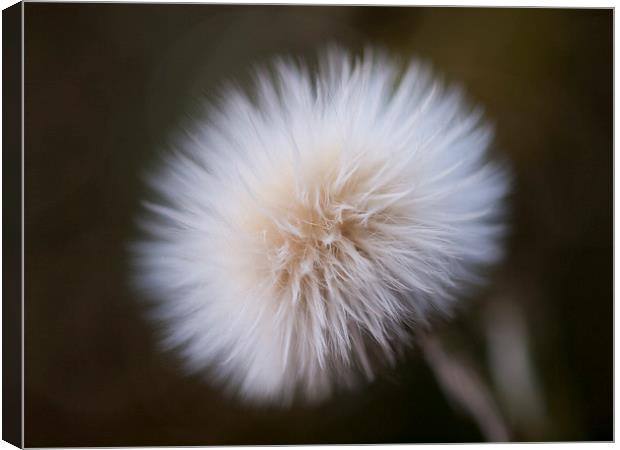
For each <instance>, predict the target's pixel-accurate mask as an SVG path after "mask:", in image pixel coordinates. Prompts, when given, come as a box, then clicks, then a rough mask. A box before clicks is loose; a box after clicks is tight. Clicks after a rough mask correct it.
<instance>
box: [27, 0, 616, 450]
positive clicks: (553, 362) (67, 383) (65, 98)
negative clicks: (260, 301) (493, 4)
mask: <svg viewBox="0 0 620 450" xmlns="http://www.w3.org/2000/svg"><path fill="white" fill-rule="evenodd" d="M612 35H613V11H612V10H586V9H581V10H559V9H556V10H548V9H499V8H498V9H473V8H472V9H463V8H405V7H397V8H386V7H306V6H304V7H301V6H208V5H148V4H134V5H130V4H60V3H57V4H44V3H26V5H25V46H26V47H25V89H26V93H25V121H26V122H25V136H26V139H25V173H26V179H25V205H26V206H25V239H26V240H25V313H26V317H25V350H26V353H25V383H26V384H25V401H26V403H25V444H26V445H27V446H35V447H37V446H75V445H77V446H113V445H125V446H127V445H213V444H294V443H307V444H310V443H391V442H468V441H479V440H483V439H484V436H482V435H481V433H480V431H479V430H478V427H477V426H476V424H475V422H474V421H472V419H471V418H470V417H469V416H468V415H467V414H464V411H463V409H462V408H459V406H458V405H457V404H455V403H454V402H453V401H450V400H448V399H447V397H446V396H445V395H444V392H443V391H442V389H441V387H440V385H439V384H438V383H437V379H436V377H435V376H434V373H433V371H431V369H429V366H428V365H427V364H426V362H425V361H424V358H423V357H422V356H421V355H418V357H416V356H415V355H414V357H412V358H411V359H410V360H409V361H408V362H405V363H403V364H402V365H401V366H399V367H398V368H397V369H396V370H394V371H393V372H392V373H390V374H389V375H388V376H386V377H384V378H382V379H381V380H378V381H377V382H375V383H373V384H371V385H370V386H368V387H366V388H363V389H361V390H359V391H357V392H354V393H351V394H346V395H345V394H342V395H339V396H338V397H336V398H334V399H333V400H330V401H328V402H326V403H324V404H322V405H320V406H316V407H294V408H292V409H290V410H277V409H262V410H258V409H252V408H248V407H245V406H243V405H241V404H238V403H237V402H235V401H234V400H233V399H229V398H226V397H224V396H223V395H221V394H220V393H219V392H218V391H217V390H216V389H214V388H212V387H210V386H209V385H208V384H206V383H204V382H203V381H202V380H200V379H199V378H197V377H187V376H185V375H183V373H182V372H181V371H180V370H179V366H178V361H177V360H176V359H175V356H174V355H171V354H165V353H161V352H159V351H158V350H157V348H156V345H155V344H156V334H155V330H153V329H152V328H151V327H150V326H148V324H147V323H145V321H144V320H143V317H142V315H141V312H142V311H141V307H140V302H139V299H138V298H137V294H136V293H134V292H133V291H132V290H131V289H130V286H129V282H128V280H129V263H128V255H127V243H128V242H130V241H131V240H132V239H133V238H135V237H136V235H137V231H136V228H135V225H134V218H135V215H136V212H137V210H138V206H139V202H140V198H141V196H142V195H143V193H144V191H143V188H142V184H141V180H140V175H141V174H142V173H143V171H144V170H145V169H146V168H147V167H150V165H151V164H152V163H153V162H154V161H155V160H156V157H157V155H159V154H160V153H161V151H162V150H165V149H166V148H167V145H168V143H169V142H170V138H171V136H173V134H174V132H175V130H177V129H178V127H179V126H181V125H182V124H183V123H184V121H185V118H186V117H187V116H188V115H189V114H191V112H192V110H193V108H195V107H196V105H197V103H198V102H199V100H200V98H202V97H203V96H210V95H213V93H214V92H215V91H216V90H217V88H218V86H219V85H220V83H221V82H222V81H223V80H225V79H228V78H236V77H242V76H243V74H244V73H245V72H246V70H247V69H249V68H250V67H251V66H252V65H253V64H254V63H256V62H265V61H267V60H268V59H269V58H270V57H271V56H274V55H277V54H282V53H285V54H296V55H302V56H304V55H314V54H315V53H316V51H317V50H319V49H321V48H322V47H323V46H324V45H326V44H328V43H339V44H341V45H343V46H345V47H347V48H351V49H353V50H356V49H360V48H362V47H363V46H364V45H366V44H372V45H378V46H382V47H384V48H386V49H388V50H389V51H391V52H393V53H394V54H396V55H400V56H401V57H402V58H403V59H407V58H409V57H418V58H422V59H424V60H426V61H429V62H430V63H432V65H433V66H434V67H435V69H436V70H438V71H439V72H440V73H442V74H443V75H444V76H445V77H446V79H447V80H449V81H458V82H460V83H462V85H463V86H465V88H466V89H467V92H468V93H469V95H470V97H471V98H473V99H475V100H476V101H477V102H478V103H479V104H480V105H482V106H483V107H484V108H485V109H486V111H487V113H488V116H489V117H490V118H491V120H493V122H494V123H495V125H496V131H497V136H496V148H495V151H496V153H497V154H498V155H502V156H503V157H505V158H507V159H508V160H509V161H510V162H511V164H512V166H513V169H514V172H515V189H514V195H513V197H512V198H511V202H512V205H513V214H512V219H511V223H512V225H513V232H512V235H511V237H510V239H509V242H508V256H507V258H506V261H505V263H504V264H502V265H501V266H500V267H498V268H497V271H496V272H495V274H494V276H493V278H492V282H491V284H490V286H489V287H488V288H487V289H485V290H484V291H483V292H481V293H480V295H479V297H478V298H474V299H469V305H468V308H464V309H463V310H462V311H461V312H460V313H459V314H458V315H457V317H456V318H455V320H454V321H452V322H451V323H449V324H445V325H442V326H440V327H439V335H440V336H441V341H442V342H443V343H444V345H445V347H446V348H447V349H449V351H451V352H455V353H458V354H460V355H464V356H465V357H467V358H468V359H469V361H470V363H471V364H473V365H474V366H475V367H476V368H477V370H478V372H479V373H480V376H481V377H482V378H483V379H484V381H485V382H486V383H487V384H488V386H489V389H490V390H491V391H492V392H493V396H494V398H495V401H496V402H497V404H498V407H499V409H500V411H501V414H502V417H503V420H504V421H505V422H506V424H507V426H508V428H509V429H510V433H511V438H512V439H514V440H525V441H529V440H538V441H540V440H611V439H612V438H613V433H612V373H613V368H612V358H613V355H612V345H613V344H612V333H613V332H612V330H613V323H612V322H613V314H612V312H613V296H612V290H613V280H612V264H613V260H612V257H613V255H612V222H613V217H612V179H613V178H612V176H613V173H612V170H613V168H612V167H613V166H612V160H613V129H612V113H613V106H612V105H613V103H612V90H613V81H612V74H613V66H612V46H613V43H612Z"/></svg>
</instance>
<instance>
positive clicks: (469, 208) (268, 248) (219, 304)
mask: <svg viewBox="0 0 620 450" xmlns="http://www.w3.org/2000/svg"><path fill="white" fill-rule="evenodd" d="M491 139H492V130H491V128H490V127H489V126H488V125H487V124H486V123H485V121H484V119H483V115H482V113H481V111H480V110H478V109H475V108H471V107H469V106H468V105H467V103H466V101H465V100H464V99H463V96H462V94H461V91H460V90H459V89H457V88H454V87H452V88H449V87H446V86H444V85H443V84H442V83H441V82H439V81H437V80H436V79H435V78H434V77H433V74H432V73H431V72H430V70H429V69H428V68H427V67H426V66H424V65H421V64H418V63H412V64H410V65H408V66H407V67H404V68H402V67H401V66H399V65H398V64H397V63H396V62H395V61H393V60H392V59H390V58H389V57H388V56H386V55H384V54H382V53H380V52H372V51H367V52H366V53H365V54H364V55H363V57H362V58H359V59H354V58H353V57H351V56H350V55H348V54H347V53H346V52H344V51H341V50H331V51H328V52H326V53H324V54H323V55H322V57H321V58H320V60H319V63H318V65H317V67H316V69H314V70H313V69H310V68H309V67H308V66H307V65H304V64H302V63H299V62H295V61H292V60H285V59H279V60H277V61H276V62H275V63H274V64H273V65H272V66H271V68H270V69H269V70H262V71H258V72H257V74H256V77H255V86H254V89H253V90H252V91H251V92H248V91H244V90H242V89H239V88H234V87H233V88H229V89H228V90H227V91H225V92H224V93H223V95H222V100H221V101H220V103H219V105H217V106H216V107H212V108H211V109H209V112H208V116H207V118H206V119H205V120H203V121H197V123H196V124H195V125H193V126H192V127H190V128H189V130H188V131H187V133H186V137H185V138H183V139H181V140H179V142H178V147H177V150H178V151H177V152H176V153H174V154H171V155H170V156H169V157H168V158H167V159H166V163H165V164H163V166H162V168H161V170H159V171H158V172H157V173H155V174H154V176H152V177H151V186H152V188H153V190H154V191H155V192H156V193H157V194H158V196H159V197H158V198H159V200H158V201H156V202H152V203H148V204H147V208H148V209H149V211H150V212H149V213H148V215H147V217H146V218H145V220H144V221H143V222H144V227H145V228H146V229H147V231H148V237H147V238H145V239H144V240H143V241H142V242H141V243H140V244H139V245H137V246H136V247H135V255H136V257H137V258H136V261H137V267H138V272H137V273H138V276H137V278H138V282H139V284H140V286H142V287H144V288H146V289H147V290H148V291H149V292H150V295H151V298H153V299H154V303H153V305H154V308H153V312H154V316H155V317H156V318H157V319H158V320H160V321H161V323H162V324H163V331H164V334H165V337H164V342H165V344H166V345H168V346H171V347H174V348H176V349H178V351H179V352H180V354H181V356H182V359H183V361H184V362H185V365H186V367H187V368H188V369H189V370H192V371H197V372H200V373H206V374H208V375H209V376H210V377H211V379H213V380H216V381H219V382H220V384H221V385H222V386H224V387H227V388H229V389H230V390H232V391H234V392H236V393H238V394H240V395H241V396H242V397H244V398H246V399H248V400H253V401H257V402H269V401H271V402H276V401H277V402H287V401H290V400H291V399H293V398H296V397H300V398H302V399H306V400H310V401H316V400H320V399H322V398H325V397H326V396H327V395H329V394H330V393H331V392H332V391H333V389H334V388H339V387H351V386H354V385H356V384H357V383H358V382H359V381H362V380H371V379H373V377H374V376H375V375H376V374H377V371H378V370H379V369H380V368H381V367H384V366H385V365H389V364H393V363H394V362H395V361H397V360H398V358H399V355H401V354H402V352H403V349H404V348H406V347H407V346H409V344H410V343H411V342H412V339H413V336H414V335H415V333H416V332H417V331H420V330H426V329H428V328H429V327H430V325H431V323H432V320H433V319H434V318H435V317H442V316H443V317H446V316H448V315H449V314H450V313H451V312H452V311H453V308H454V305H455V303H456V300H457V299H458V298H459V297H461V296H462V293H463V291H464V289H466V288H467V287H468V286H471V285H472V284H473V283H476V282H478V281H480V279H481V277H480V274H481V272H480V268H482V267H484V266H488V265H489V264H492V263H494V262H496V261H497V260H498V259H499V258H500V256H501V237H502V232H503V227H502V221H501V216H502V214H501V213H502V209H503V200H504V197H505V195H506V193H507V189H508V180H507V174H506V171H505V170H504V169H503V168H501V167H500V166H498V165H497V164H496V163H492V162H490V161H489V160H488V155H487V151H488V147H489V145H490V143H491Z"/></svg>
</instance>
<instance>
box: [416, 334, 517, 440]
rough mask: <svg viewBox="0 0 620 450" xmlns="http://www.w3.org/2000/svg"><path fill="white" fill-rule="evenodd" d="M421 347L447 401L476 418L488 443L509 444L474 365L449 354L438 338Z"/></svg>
mask: <svg viewBox="0 0 620 450" xmlns="http://www.w3.org/2000/svg"><path fill="white" fill-rule="evenodd" d="M420 345H421V347H422V350H423V352H424V356H425V358H426V360H427V362H428V364H429V366H430V368H431V369H432V371H433V372H434V374H435V376H436V377H437V381H438V383H439V386H440V387H441V389H442V390H443V392H444V394H445V395H446V397H448V399H450V400H452V401H454V402H455V403H456V404H458V405H459V406H461V407H462V408H463V409H464V410H465V412H466V413H467V414H469V415H470V416H471V417H472V418H473V420H474V421H475V422H476V423H477V425H478V427H479V428H480V431H481V432H482V434H483V435H484V437H485V438H486V439H487V441H490V442H506V441H508V440H509V433H508V429H507V427H506V425H505V423H504V421H503V419H502V417H501V414H500V412H499V409H498V408H497V405H496V404H495V402H494V401H493V397H492V395H491V393H490V390H489V389H488V388H487V386H486V385H485V383H484V381H483V380H482V378H481V377H480V376H479V375H478V374H477V373H476V372H475V370H474V369H473V368H472V365H471V364H467V363H466V362H465V361H464V360H463V359H462V358H459V357H458V356H457V355H450V354H448V353H446V351H445V349H444V348H443V346H442V345H441V342H440V341H439V339H438V338H437V337H436V336H433V335H430V334H429V335H425V336H421V337H420Z"/></svg>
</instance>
